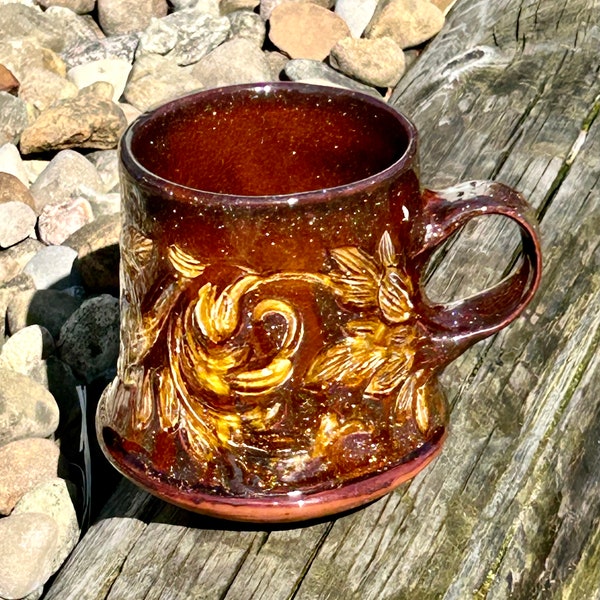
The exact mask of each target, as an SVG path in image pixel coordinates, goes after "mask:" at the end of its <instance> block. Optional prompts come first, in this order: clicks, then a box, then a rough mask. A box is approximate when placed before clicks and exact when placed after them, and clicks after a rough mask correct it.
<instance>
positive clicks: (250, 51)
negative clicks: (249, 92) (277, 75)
mask: <svg viewBox="0 0 600 600" xmlns="http://www.w3.org/2000/svg"><path fill="white" fill-rule="evenodd" d="M192 73H193V74H194V76H195V77H197V78H198V79H200V80H201V81H203V82H204V85H205V87H206V88H214V87H220V86H226V85H236V84H239V83H255V82H260V81H269V79H270V77H271V67H270V65H269V62H268V61H267V59H266V57H265V55H264V52H263V51H262V50H261V49H260V48H259V47H258V46H257V45H256V44H254V43H252V42H251V41H249V40H247V39H246V38H243V37H239V38H234V39H232V40H230V41H228V42H225V43H224V44H221V45H220V46H219V47H218V48H216V49H215V50H213V51H212V52H211V53H210V54H208V55H207V56H205V57H204V58H203V59H202V60H201V61H200V62H198V63H197V64H196V65H194V69H193V71H192Z"/></svg>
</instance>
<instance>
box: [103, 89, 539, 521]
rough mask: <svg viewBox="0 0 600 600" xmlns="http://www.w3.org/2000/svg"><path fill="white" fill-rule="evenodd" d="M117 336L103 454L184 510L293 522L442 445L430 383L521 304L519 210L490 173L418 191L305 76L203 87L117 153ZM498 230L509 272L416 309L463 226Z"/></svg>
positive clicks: (373, 106)
mask: <svg viewBox="0 0 600 600" xmlns="http://www.w3.org/2000/svg"><path fill="white" fill-rule="evenodd" d="M121 161H122V188H123V234H122V239H121V250H122V294H121V296H122V300H121V304H122V327H121V334H122V339H121V353H120V359H119V368H118V377H117V378H116V379H115V381H114V382H113V384H112V385H111V386H109V388H107V390H106V392H105V393H104V395H103V398H102V400H101V403H100V406H99V410H98V416H97V429H98V435H99V439H100V442H101V445H102V446H103V449H104V451H105V453H106V454H107V456H108V457H109V459H110V460H111V462H112V463H113V464H114V465H115V466H116V467H117V468H118V469H119V470H120V471H121V472H122V473H124V474H125V475H127V476H128V477H130V478H131V479H133V480H134V481H136V482H137V483H138V484H139V485H141V486H142V487H144V488H145V489H147V490H149V491H150V492H152V493H154V494H156V495H158V496H160V497H162V498H164V499H166V500H168V501H170V502H173V503H174V504H177V505H179V506H183V507H184V508H187V509H190V510H195V511H198V512H202V513H205V514H210V515H213V516H218V517H221V518H228V519H238V520H244V521H273V522H274V521H282V522H287V521H296V520H302V519H309V518H315V517H322V516H324V515H328V514H333V513H336V512H340V511H344V510H348V509H350V508H355V507H357V506H360V505H362V504H364V503H366V502H370V501H372V500H374V499H376V498H378V497H380V496H382V495H383V494H385V493H387V492H389V491H390V490H392V489H393V488H394V487H396V486H397V485H399V484H400V483H402V482H403V481H406V480H407V479H410V478H411V477H413V476H414V475H415V474H416V473H417V472H419V471H420V470H421V469H422V468H424V467H425V465H426V464H428V463H429V462H430V461H431V460H432V458H433V457H434V456H435V455H436V454H437V453H438V452H439V451H440V449H441V446H442V443H443V441H444V439H445V436H446V428H447V410H446V402H445V399H444V395H443V393H442V392H441V391H440V389H439V386H438V382H437V376H438V374H439V372H440V371H441V370H442V369H443V368H444V366H445V365H447V364H448V363H449V362H450V361H451V360H453V359H454V358H456V357H457V356H458V355H459V354H460V353H461V352H463V351H464V350H465V349H466V348H467V347H469V346H470V345H471V344H473V343H475V342H476V341H478V340H480V339H482V338H484V337H486V336H488V335H490V334H492V333H494V332H496V331H498V330H499V329H500V328H502V327H504V326H505V325H507V324H508V323H509V322H510V321H512V320H513V319H514V318H516V317H517V316H518V314H519V313H520V312H521V311H522V310H523V308H524V307H525V306H526V305H527V303H528V302H529V301H530V300H531V297H532V296H533V294H534V292H535V290H536V288H537V286H538V284H539V277H540V273H541V255H540V249H539V241H538V237H537V233H536V227H535V219H534V217H533V215H532V213H531V210H530V209H529V207H528V206H527V204H526V202H525V201H524V200H523V198H522V197H521V196H520V195H519V194H517V193H516V192H514V191H513V190H511V189H510V188H508V187H506V186H504V185H501V184H498V183H493V182H472V183H467V184H463V185H461V186H457V187H455V188H452V189H450V190H445V191H441V192H432V191H428V190H425V191H422V190H421V187H420V183H419V177H418V165H417V136H416V131H415V129H414V127H413V125H412V124H411V123H410V122H409V121H408V120H407V119H406V118H405V117H403V116H402V115H400V114H399V113H398V112H396V111H395V110H394V109H393V108H391V107H389V106H387V105H386V104H384V103H382V102H380V101H377V100H375V99H373V98H371V97H367V96H364V95H361V94H358V93H355V92H350V91H348V90H340V89H334V88H322V87H316V86H310V85H303V84H293V83H281V84H268V85H267V84H263V85H245V86H237V87H232V88H223V89H216V90H210V91H207V92H201V93H199V94H195V95H191V96H187V97H184V98H181V99H178V100H175V101H173V102H171V103H169V104H166V105H164V106H163V107H161V108H159V109H157V110H156V111H154V112H153V113H150V114H147V115H143V116H142V117H141V118H140V119H138V120H137V121H136V122H135V123H134V124H133V125H132V126H131V127H130V128H129V130H128V131H127V132H126V134H125V136H124V138H123V141H122V144H121ZM484 214H501V215H505V216H507V217H508V218H511V219H513V220H515V221H516V222H517V223H518V224H519V225H520V227H521V231H522V237H523V260H522V262H521V265H520V266H519V267H518V268H517V269H516V271H515V272H514V273H513V274H512V275H511V276H510V277H509V278H507V279H506V280H504V281H502V282H500V283H499V284H498V285H496V286H495V287H493V288H492V289H490V290H486V291H484V292H482V293H481V294H479V295H478V296H475V297H474V298H470V299H467V300H464V301H462V302H459V303H455V304H453V305H452V306H436V305H432V304H431V303H430V302H429V301H428V300H427V298H426V297H425V295H424V292H423V289H422V285H421V276H422V273H423V270H424V268H425V266H426V263H427V261H428V260H429V258H430V256H431V254H432V253H433V251H434V250H435V249H436V248H437V247H438V246H439V244H440V243H442V242H443V241H444V240H446V239H447V238H448V237H449V236H450V235H451V234H452V233H454V232H455V231H456V230H457V229H458V228H460V227H462V226H463V225H464V224H465V223H466V222H467V221H468V220H469V219H471V218H474V217H476V216H481V215H484Z"/></svg>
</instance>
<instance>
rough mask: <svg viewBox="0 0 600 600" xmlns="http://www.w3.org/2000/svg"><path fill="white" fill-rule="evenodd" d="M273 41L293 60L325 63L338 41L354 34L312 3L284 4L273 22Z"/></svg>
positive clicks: (271, 19) (270, 36)
mask: <svg viewBox="0 0 600 600" xmlns="http://www.w3.org/2000/svg"><path fill="white" fill-rule="evenodd" d="M269 22H270V25H271V29H270V31H269V39H270V40H271V41H272V42H273V44H275V46H277V47H278V48H279V49H280V50H282V51H283V52H285V53H286V54H287V55H289V56H290V57H291V58H309V59H313V60H324V59H325V58H326V57H327V55H328V54H329V52H331V49H332V48H333V46H335V44H336V42H338V41H339V40H341V39H342V38H344V37H346V36H348V35H350V30H349V29H348V25H346V22H345V21H344V20H343V19H342V18H341V17H340V16H338V15H336V14H335V13H333V12H331V11H330V10H327V9H325V8H322V7H321V6H317V5H316V4H311V3H303V2H300V3H296V2H284V3H283V4H280V5H278V6H276V7H275V8H274V9H273V11H272V12H271V16H270V19H269Z"/></svg>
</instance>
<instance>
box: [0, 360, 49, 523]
mask: <svg viewBox="0 0 600 600" xmlns="http://www.w3.org/2000/svg"><path fill="white" fill-rule="evenodd" d="M1 359H2V357H1V356H0V447H2V446H5V445H6V444H8V443H10V442H13V441H15V440H21V439H23V438H31V437H39V438H43V437H47V436H49V435H52V434H53V433H54V432H55V431H56V428H57V427H58V422H59V418H60V415H59V410H58V405H57V404H56V400H55V399H54V397H53V396H52V394H51V393H50V392H49V391H48V390H47V389H46V388H44V387H43V386H42V385H40V384H39V383H37V382H35V381H33V380H32V379H31V378H29V377H27V376H25V375H22V374H21V373H17V372H15V371H12V370H11V369H8V368H6V367H5V366H3V363H4V362H5V361H3V360H1ZM4 514H6V513H4Z"/></svg>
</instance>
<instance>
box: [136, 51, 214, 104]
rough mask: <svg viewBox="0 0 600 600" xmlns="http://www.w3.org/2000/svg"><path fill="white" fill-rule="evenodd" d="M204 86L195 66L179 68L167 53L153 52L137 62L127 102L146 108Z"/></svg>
mask: <svg viewBox="0 0 600 600" xmlns="http://www.w3.org/2000/svg"><path fill="white" fill-rule="evenodd" d="M203 87H204V85H203V83H202V82H201V81H200V80H199V79H197V78H196V77H194V75H192V70H191V68H189V67H179V66H177V65H176V64H175V63H174V62H172V61H171V60H169V59H168V58H165V57H164V56H158V55H156V54H149V55H144V56H141V57H140V58H139V59H137V60H136V61H135V63H133V69H132V71H131V75H130V77H129V82H128V83H127V86H126V87H125V93H124V95H125V99H126V100H127V102H129V103H130V104H132V105H133V106H134V107H135V108H137V109H138V110H141V111H145V110H148V109H150V108H152V107H153V106H156V105H157V104H159V103H162V102H166V101H167V100H171V99H172V98H176V97H178V96H182V95H184V94H187V93H189V92H192V91H195V90H201V89H203Z"/></svg>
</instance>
